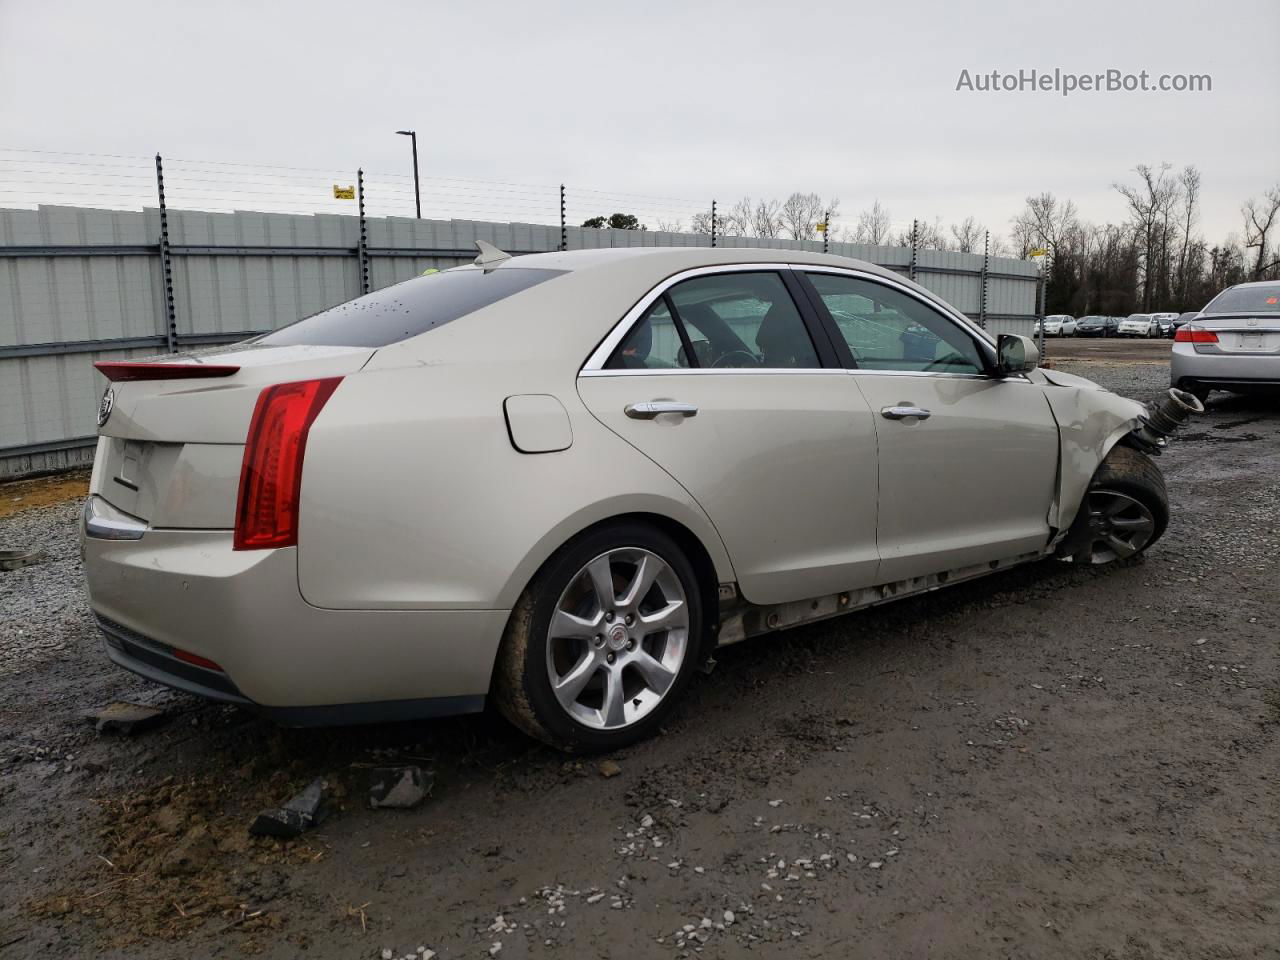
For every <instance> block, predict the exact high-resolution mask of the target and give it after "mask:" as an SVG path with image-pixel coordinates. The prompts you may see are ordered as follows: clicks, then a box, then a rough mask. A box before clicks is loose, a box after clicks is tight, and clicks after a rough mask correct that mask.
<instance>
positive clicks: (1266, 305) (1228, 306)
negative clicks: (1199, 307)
mask: <svg viewBox="0 0 1280 960" xmlns="http://www.w3.org/2000/svg"><path fill="white" fill-rule="evenodd" d="M1202 312H1203V313H1280V283H1262V284H1258V285H1257V286H1256V287H1255V286H1249V287H1232V288H1231V289H1230V290H1223V291H1222V292H1221V293H1220V294H1218V295H1217V296H1216V297H1214V298H1213V300H1211V301H1210V303H1209V305H1208V306H1207V307H1205V308H1204V310H1203V311H1202Z"/></svg>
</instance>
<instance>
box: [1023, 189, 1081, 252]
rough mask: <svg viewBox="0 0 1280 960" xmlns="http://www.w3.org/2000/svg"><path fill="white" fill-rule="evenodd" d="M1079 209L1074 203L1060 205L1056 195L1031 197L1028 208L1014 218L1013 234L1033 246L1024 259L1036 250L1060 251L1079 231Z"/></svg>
mask: <svg viewBox="0 0 1280 960" xmlns="http://www.w3.org/2000/svg"><path fill="white" fill-rule="evenodd" d="M1079 224H1080V221H1079V217H1078V216H1077V214H1076V205H1075V204H1074V203H1072V202H1071V201H1070V200H1064V201H1062V202H1059V201H1058V198H1057V197H1055V196H1054V195H1053V194H1052V193H1047V192H1046V193H1042V194H1040V195H1039V196H1036V197H1027V205H1026V206H1025V207H1023V208H1022V212H1021V213H1019V214H1018V215H1017V216H1016V217H1014V218H1013V223H1012V226H1013V234H1014V236H1015V237H1017V238H1023V237H1025V238H1027V239H1028V240H1029V241H1030V242H1029V243H1028V244H1027V249H1026V250H1024V251H1023V253H1022V255H1023V256H1024V257H1025V256H1026V255H1027V253H1028V252H1030V248H1031V247H1033V246H1038V247H1050V248H1055V254H1056V252H1057V251H1056V248H1057V247H1059V246H1061V245H1062V243H1063V242H1064V241H1065V240H1066V238H1067V236H1068V235H1069V234H1070V233H1071V232H1072V231H1073V230H1075V229H1077V228H1078V227H1079Z"/></svg>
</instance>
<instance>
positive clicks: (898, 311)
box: [808, 273, 984, 373]
mask: <svg viewBox="0 0 1280 960" xmlns="http://www.w3.org/2000/svg"><path fill="white" fill-rule="evenodd" d="M808 277H809V280H810V281H811V282H812V283H813V286H814V287H815V288H816V289H817V291H818V296H819V297H821V298H822V302H823V303H824V304H825V305H826V308H827V310H828V312H829V313H830V314H831V318H832V319H833V320H834V321H835V324H836V326H837V327H838V328H839V330H840V334H841V336H842V337H843V338H844V341H845V343H847V344H848V345H849V350H850V351H851V352H852V353H853V360H854V363H855V364H856V365H857V366H858V368H859V369H861V370H910V371H918V372H922V373H982V372H983V369H984V364H983V362H982V354H981V353H980V352H979V351H978V347H977V344H975V343H974V342H973V339H972V338H971V337H970V336H969V335H968V334H967V333H965V332H964V331H963V330H961V329H960V328H959V327H958V326H956V324H955V323H953V322H952V321H951V320H950V319H949V318H947V317H946V316H944V315H943V314H941V313H939V312H938V311H937V310H934V309H933V308H932V307H929V306H927V305H926V304H924V303H922V302H921V301H919V300H917V299H916V298H915V297H911V296H908V295H907V294H905V293H903V292H901V291H900V290H896V289H894V288H893V287H889V286H885V285H883V284H879V283H874V282H872V281H870V280H863V279H860V278H858V277H848V276H841V275H837V274H830V273H811V274H808Z"/></svg>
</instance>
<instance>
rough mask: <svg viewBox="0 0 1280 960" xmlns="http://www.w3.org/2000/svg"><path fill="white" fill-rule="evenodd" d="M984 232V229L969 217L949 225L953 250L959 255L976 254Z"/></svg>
mask: <svg viewBox="0 0 1280 960" xmlns="http://www.w3.org/2000/svg"><path fill="white" fill-rule="evenodd" d="M985 232H986V228H985V227H983V225H982V224H980V223H979V222H978V221H977V220H975V219H974V218H973V217H971V216H970V217H965V218H964V220H962V221H961V222H960V223H953V224H952V225H951V236H953V237H955V241H956V243H955V248H956V250H957V251H959V252H960V253H977V251H978V246H979V244H981V243H982V235H983V233H985Z"/></svg>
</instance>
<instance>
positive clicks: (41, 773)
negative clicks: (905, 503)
mask: <svg viewBox="0 0 1280 960" xmlns="http://www.w3.org/2000/svg"><path fill="white" fill-rule="evenodd" d="M1059 369H1063V370H1067V371H1069V372H1072V373H1079V374H1081V375H1083V376H1088V377H1090V378H1092V379H1096V380H1098V381H1099V382H1101V383H1102V384H1103V385H1104V386H1107V387H1109V388H1111V389H1114V390H1116V391H1117V392H1121V393H1125V394H1127V395H1130V396H1135V397H1139V398H1142V399H1146V398H1149V397H1151V396H1154V395H1156V394H1158V393H1160V392H1162V391H1163V390H1164V389H1165V387H1166V386H1167V370H1166V368H1164V367H1163V366H1161V365H1159V364H1151V363H1147V364H1100V363H1078V364H1075V363H1062V364H1060V365H1059ZM1160 465H1161V467H1162V469H1163V470H1164V472H1165V474H1166V477H1167V479H1168V483H1169V490H1170V495H1171V500H1172V503H1173V510H1174V519H1173V522H1172V523H1171V526H1170V529H1169V531H1168V533H1167V534H1166V536H1165V538H1164V539H1163V540H1162V541H1161V542H1160V543H1159V544H1157V545H1156V546H1155V547H1154V548H1153V549H1152V550H1151V552H1150V554H1149V556H1148V558H1147V559H1146V561H1145V562H1140V563H1136V564H1132V565H1128V566H1125V567H1121V568H1117V569H1110V570H1106V571H1097V570H1093V569H1088V568H1077V567H1072V566H1068V565H1063V564H1057V563H1052V562H1050V563H1043V564H1037V565H1033V566H1030V567H1024V568H1019V569H1017V570H1013V571H1009V572H1007V573H1004V574H1000V575H996V576H992V577H988V578H986V579H984V580H982V581H978V582H975V583H970V584H965V585H961V586H957V587H953V588H950V589H947V590H944V591H939V592H937V593H934V594H931V595H929V596H926V597H921V598H915V599H911V600H906V601H902V602H899V603H897V604H892V605H888V606H885V607H882V608H878V609H876V610H873V611H866V612H863V613H858V614H853V615H850V616H848V617H845V618H841V619H838V620H834V621H829V622H827V623H823V624H818V625H813V626H810V627H806V628H801V629H797V630H794V631H790V632H788V633H786V634H782V635H778V636H774V637H770V638H761V639H760V640H757V641H753V642H748V643H745V644H741V645H739V646H737V647H733V648H730V649H728V650H725V651H723V652H722V654H721V656H720V663H719V666H718V667H717V669H716V671H715V672H714V673H713V674H712V675H711V676H709V677H699V678H698V679H697V680H696V682H695V683H694V684H693V685H692V686H691V688H690V694H689V698H688V702H687V704H686V705H685V707H684V708H683V709H682V710H680V711H679V712H678V714H677V716H676V717H675V719H674V720H673V721H672V723H671V724H670V725H669V727H668V728H667V729H666V730H665V731H664V735H663V736H660V737H658V738H657V739H655V740H653V741H651V742H648V743H645V744H641V745H639V746H637V747H635V748H632V749H630V750H627V751H625V752H622V753H620V754H617V755H615V756H613V757H611V758H607V759H608V760H609V761H611V762H612V763H614V764H616V766H617V770H616V771H615V770H613V769H612V768H608V769H607V770H606V772H608V773H609V774H612V775H611V776H608V777H606V776H603V775H602V768H601V766H600V765H599V764H600V761H599V760H590V761H586V760H574V759H566V758H564V757H562V756H559V755H557V754H554V753H551V752H550V751H548V750H545V749H543V748H541V747H539V746H536V745H534V744H531V743H530V742H529V741H527V740H525V739H524V738H522V737H521V736H519V735H518V734H516V733H514V732H513V731H511V730H510V729H509V728H508V727H506V726H505V725H504V724H502V723H501V722H500V721H498V720H496V719H494V718H492V717H488V716H481V717H472V718H460V719H456V720H449V721H441V722H434V723H417V724H400V725H394V726H382V727H369V728H359V729H345V730H329V731H286V730H280V729H278V728H275V727H273V726H271V725H270V724H267V723H264V722H263V721H261V720H259V719H257V718H256V717H253V716H251V715H248V714H245V713H242V712H240V711H238V710H235V709H232V708H224V707H218V706H213V705H209V704H203V703H199V702H197V701H194V700H191V699H190V698H186V697H182V696H177V695H174V696H169V695H167V694H158V692H157V691H156V689H155V688H153V687H150V686H149V685H148V684H146V683H144V682H143V681H141V680H139V679H137V678H134V677H132V676H130V675H128V674H124V673H122V672H120V671H118V670H116V669H115V668H113V667H110V666H109V665H107V664H106V662H105V658H104V657H103V656H102V654H101V652H100V649H99V645H98V641H97V640H96V638H95V637H94V636H93V632H92V630H91V627H90V624H89V622H88V615H87V611H86V609H85V606H84V602H83V600H82V599H81V592H80V586H79V582H78V579H79V571H78V559H77V555H76V547H75V541H74V531H75V522H76V515H77V505H76V504H74V503H69V504H64V505H59V506H53V507H41V508H37V509H33V510H29V511H26V512H23V513H19V514H16V515H15V516H12V517H8V518H0V540H5V541H7V542H12V541H20V542H24V543H30V542H41V543H45V544H46V546H47V547H48V548H49V550H50V553H51V559H50V560H49V561H48V562H46V563H44V564H41V565H39V566H36V567H31V568H27V569H25V570H21V571H17V572H14V573H8V574H0V601H2V602H3V606H2V612H0V642H2V644H3V650H4V652H5V654H6V656H5V658H4V663H3V666H0V719H2V721H3V722H2V724H0V761H2V763H0V958H3V960H8V958H9V957H27V956H46V955H56V956H81V955H89V954H93V955H96V956H105V957H140V958H167V957H172V956H177V955H181V956H198V957H212V956H226V957H231V956H238V955H242V954H245V953H249V954H257V955H261V956H264V957H280V958H285V957H289V958H293V957H297V956H300V955H303V951H305V955H306V956H315V957H325V958H329V957H334V958H336V957H369V958H377V957H386V956H394V957H401V956H405V955H414V956H418V957H422V956H426V955H427V953H428V952H430V951H436V952H437V954H438V955H439V956H440V957H460V956H472V957H475V956H490V955H492V956H499V957H503V958H505V957H536V956H574V957H597V956H598V957H621V956H626V957H667V956H681V957H683V956H692V955H694V954H701V955H705V956H731V955H734V956H736V955H740V954H741V953H742V952H743V951H745V950H747V949H755V950H762V951H764V952H765V954H766V955H784V956H796V957H817V956H868V957H883V956H924V955H928V956H930V957H947V958H950V957H956V958H969V957H976V956H981V957H1019V958H1041V957H1043V958H1055V960H1057V958H1062V957H1087V958H1096V960H1102V958H1112V960H1119V958H1126V960H1127V958H1133V960H1139V958H1142V960H1146V958H1163V957H1196V958H1201V957H1212V958H1217V957H1221V958H1227V957H1232V958H1236V957H1275V956H1280V952H1277V947H1276V945H1277V943H1278V942H1280V866H1278V864H1280V784H1278V782H1277V778H1278V777H1280V744H1278V741H1277V731H1278V730H1280V639H1278V636H1280V630H1278V626H1277V625H1278V624H1280V585H1278V580H1280V578H1277V575H1276V573H1277V571H1276V556H1277V553H1278V552H1280V484H1277V483H1276V476H1277V474H1278V472H1280V404H1277V403H1274V402H1264V401H1256V400H1254V401H1250V400H1243V399H1238V398H1226V399H1222V400H1218V401H1215V402H1214V403H1213V404H1212V406H1211V409H1210V411H1209V413H1208V414H1207V415H1206V416H1205V417H1204V418H1201V419H1199V420H1197V421H1196V422H1194V423H1193V424H1192V425H1191V426H1190V427H1189V428H1188V430H1187V432H1186V434H1185V435H1184V436H1183V438H1182V439H1180V440H1179V441H1177V442H1176V443H1175V444H1174V445H1173V446H1172V448H1171V449H1170V450H1169V451H1168V452H1167V453H1166V454H1165V456H1164V457H1163V458H1162V460H1161V464H1160ZM125 695H127V696H129V697H138V696H142V697H149V698H152V700H153V702H158V703H160V704H162V705H163V706H165V707H166V709H167V710H168V715H169V721H168V723H167V724H165V725H164V726H161V727H159V728H157V729H155V730H153V731H150V732H147V733H145V734H140V735H137V736H134V737H131V738H121V737H109V736H104V735H98V734H95V733H94V732H93V729H92V727H90V726H89V725H88V724H86V723H85V722H84V721H83V720H82V719H81V718H80V711H81V710H83V709H84V708H86V707H90V706H94V705H97V704H100V703H102V702H104V701H107V700H110V699H111V698H114V697H118V696H125ZM388 762H405V763H418V764H421V765H422V766H424V767H427V768H429V769H430V770H431V771H432V772H433V773H434V775H435V786H434V790H433V793H432V796H431V798H430V799H429V800H428V802H427V803H426V804H425V805H423V806H422V807H420V808H418V809H416V810H412V811H395V810H370V809H368V805H367V803H366V802H365V801H364V791H365V782H366V780H367V777H368V769H369V768H370V767H371V766H374V765H377V764H383V763H388ZM317 776H320V777H324V778H325V779H326V780H327V781H328V783H329V790H330V794H331V796H332V797H333V800H334V804H335V807H336V808H337V809H336V815H335V816H333V817H332V818H331V819H330V820H329V821H327V822H326V823H324V824H323V825H322V826H321V827H320V828H319V829H317V830H314V831H312V832H310V833H308V834H304V835H303V837H302V838H300V839H299V840H296V841H292V842H285V843H282V842H280V841H276V840H272V839H250V838H249V837H248V836H247V834H246V831H245V827H246V825H247V824H248V823H249V822H250V821H251V820H252V818H253V816H254V814H255V813H256V812H258V811H259V810H260V809H262V808H263V807H266V806H270V805H274V804H278V803H280V802H282V801H283V800H285V799H287V798H288V797H289V796H290V795H291V794H292V793H293V792H294V791H296V790H297V789H299V788H300V787H302V786H304V785H305V784H306V783H308V782H309V781H310V780H311V779H312V778H314V777H317ZM419 948H422V949H421V950H420V949H419Z"/></svg>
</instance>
